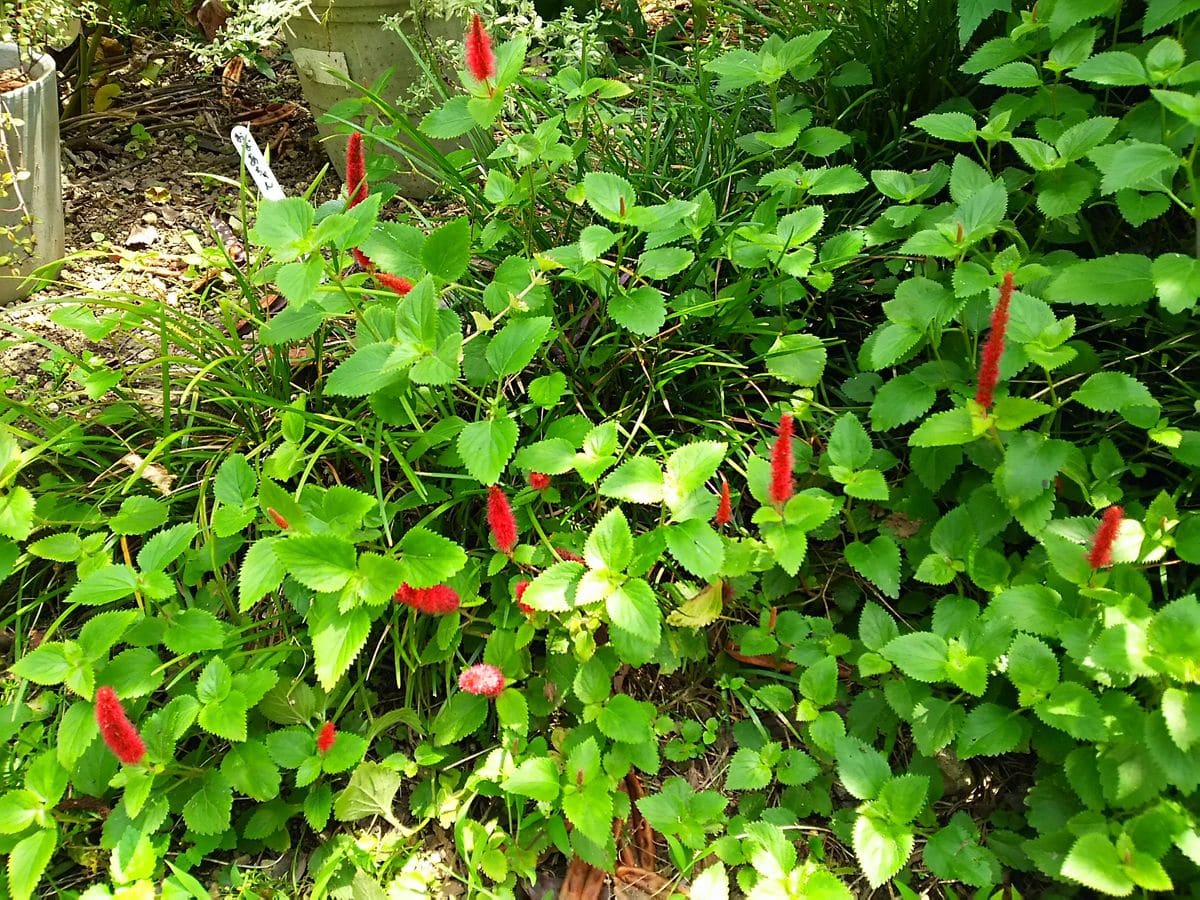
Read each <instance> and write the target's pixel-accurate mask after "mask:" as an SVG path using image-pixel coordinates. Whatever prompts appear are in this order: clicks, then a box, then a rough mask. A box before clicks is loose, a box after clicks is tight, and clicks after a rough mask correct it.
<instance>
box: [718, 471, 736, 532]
mask: <svg viewBox="0 0 1200 900" xmlns="http://www.w3.org/2000/svg"><path fill="white" fill-rule="evenodd" d="M732 521H733V500H732V498H731V497H730V496H729V481H728V479H725V478H722V479H721V502H720V503H718V504H717V514H716V515H715V516H713V524H714V525H716V526H717V527H718V528H720V527H721V526H722V525H728V524H729V523H730V522H732Z"/></svg>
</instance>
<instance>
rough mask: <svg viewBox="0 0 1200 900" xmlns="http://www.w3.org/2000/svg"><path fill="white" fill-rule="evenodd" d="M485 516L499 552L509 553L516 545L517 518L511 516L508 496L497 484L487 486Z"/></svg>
mask: <svg viewBox="0 0 1200 900" xmlns="http://www.w3.org/2000/svg"><path fill="white" fill-rule="evenodd" d="M487 518H488V528H490V529H491V530H492V538H493V539H494V540H495V541H496V546H497V547H498V548H500V552H502V553H508V554H511V553H512V552H513V547H515V546H517V520H516V518H514V517H513V511H512V507H511V506H509V504H508V497H507V496H505V494H504V490H503V489H502V488H501V487H500V485H498V484H493V485H492V486H491V487H489V488H488V508H487Z"/></svg>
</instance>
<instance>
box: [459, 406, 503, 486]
mask: <svg viewBox="0 0 1200 900" xmlns="http://www.w3.org/2000/svg"><path fill="white" fill-rule="evenodd" d="M518 436H519V431H518V428H517V423H516V422H514V421H513V420H512V419H510V418H509V417H508V416H507V415H502V416H500V417H499V418H488V419H483V420H481V421H479V422H472V423H470V424H469V425H467V426H466V427H465V428H463V430H462V431H460V432H459V433H458V441H457V444H456V446H457V448H458V455H459V457H461V459H462V461H463V465H464V466H465V467H466V469H467V472H468V473H469V474H470V475H471V477H472V478H474V479H475V480H476V481H478V482H479V483H480V484H484V485H491V484H495V483H496V482H498V481H499V480H500V475H501V474H502V473H503V472H504V468H505V466H506V465H507V464H508V461H509V459H510V458H512V455H513V451H514V450H516V448H517V438H518Z"/></svg>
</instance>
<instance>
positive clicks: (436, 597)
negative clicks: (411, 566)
mask: <svg viewBox="0 0 1200 900" xmlns="http://www.w3.org/2000/svg"><path fill="white" fill-rule="evenodd" d="M392 599H393V600H395V601H396V602H397V603H403V604H404V605H405V606H411V607H412V608H413V609H415V610H416V611H417V612H423V613H425V614H426V615H430V616H444V615H447V614H449V613H452V612H454V611H455V610H457V609H458V605H459V603H461V602H462V601H461V600H459V597H458V591H456V590H454V588H452V587H450V585H448V584H436V585H434V586H433V587H428V588H415V587H411V586H409V585H407V584H402V585H400V587H399V588H397V589H396V593H395V595H394V596H393V597H392Z"/></svg>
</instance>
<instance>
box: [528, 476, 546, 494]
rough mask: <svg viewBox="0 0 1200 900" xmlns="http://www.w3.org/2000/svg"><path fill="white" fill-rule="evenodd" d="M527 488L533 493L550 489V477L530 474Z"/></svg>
mask: <svg viewBox="0 0 1200 900" xmlns="http://www.w3.org/2000/svg"><path fill="white" fill-rule="evenodd" d="M529 486H530V487H531V488H533V489H534V490H535V491H544V490H546V488H548V487H550V476H549V475H543V474H542V473H541V472H530V473H529Z"/></svg>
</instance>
